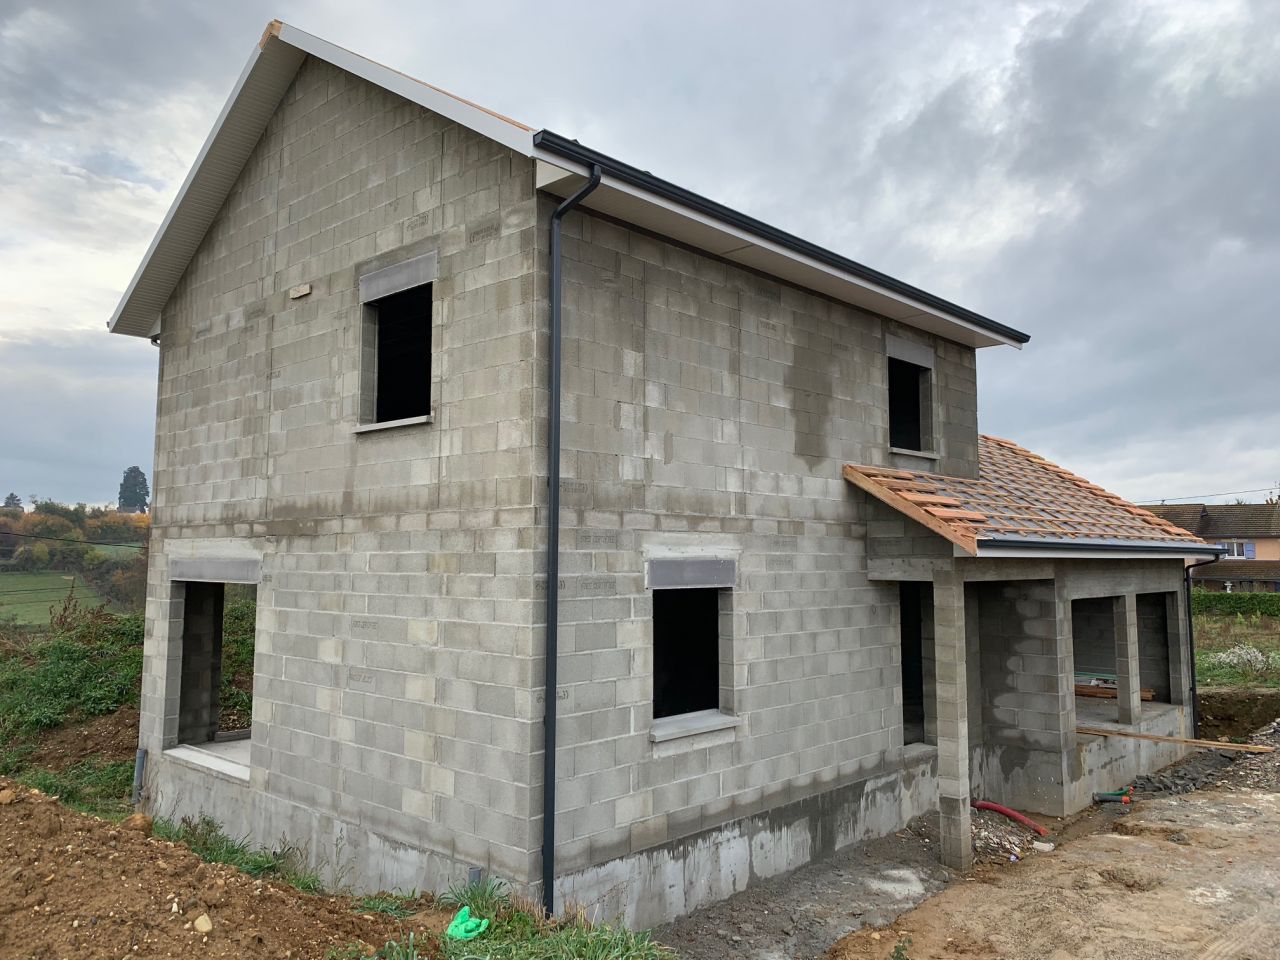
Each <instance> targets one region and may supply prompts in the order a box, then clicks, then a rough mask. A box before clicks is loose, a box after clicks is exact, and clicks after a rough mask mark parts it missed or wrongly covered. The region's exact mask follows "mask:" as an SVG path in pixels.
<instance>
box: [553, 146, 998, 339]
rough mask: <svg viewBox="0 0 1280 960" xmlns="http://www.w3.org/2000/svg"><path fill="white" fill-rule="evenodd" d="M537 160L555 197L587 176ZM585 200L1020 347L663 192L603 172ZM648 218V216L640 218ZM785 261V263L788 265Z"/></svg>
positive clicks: (849, 295)
mask: <svg viewBox="0 0 1280 960" xmlns="http://www.w3.org/2000/svg"><path fill="white" fill-rule="evenodd" d="M533 156H534V157H535V159H536V160H537V161H538V164H537V167H538V173H537V177H536V181H537V186H538V189H540V190H546V191H547V192H549V193H553V194H555V195H557V196H569V195H570V194H571V193H573V192H574V191H575V190H576V189H577V188H578V187H580V186H581V185H582V183H583V182H584V181H585V180H586V178H587V175H588V171H587V169H586V168H585V167H583V166H581V165H579V164H576V163H574V162H572V161H569V160H566V159H564V158H563V157H560V156H558V155H555V154H551V153H549V152H546V151H543V150H535V151H534V154H533ZM638 205H643V206H646V207H651V208H654V209H655V210H658V211H661V212H662V214H665V217H663V218H661V219H662V220H663V223H662V225H658V226H655V225H651V224H656V221H657V220H658V219H659V218H658V217H653V216H650V217H648V218H646V217H645V216H644V215H643V214H641V213H640V212H639V207H638ZM583 206H586V207H590V208H591V209H593V210H598V211H600V212H601V213H606V214H609V215H611V216H615V217H616V218H617V219H619V220H623V221H624V222H631V223H635V224H636V225H637V226H641V227H644V228H646V229H653V230H654V232H657V233H662V234H664V235H667V236H670V237H671V238H672V239H674V240H679V241H681V242H684V243H687V244H689V245H690V246H693V247H696V248H698V249H702V250H706V251H707V252H708V253H711V254H712V255H714V256H718V257H722V258H724V259H727V260H733V261H735V262H737V263H741V264H742V265H743V266H746V267H750V268H753V269H757V270H760V271H761V272H764V273H768V274H770V275H773V276H777V277H779V278H780V279H783V280H786V281H789V282H793V283H797V284H801V285H803V286H807V287H810V288H811V289H814V290H817V291H819V292H821V293H825V294H828V295H829V296H832V297H834V298H836V299H839V300H843V301H845V302H848V303H851V304H853V305H854V306H859V307H863V308H865V309H870V310H872V311H874V312H876V313H879V314H881V315H883V316H887V317H889V318H890V319H893V320H899V321H901V322H902V323H905V324H907V325H908V326H914V327H919V328H922V329H925V330H928V331H929V332H931V333H937V334H938V335H940V336H944V337H947V338H949V339H952V340H957V341H959V342H961V343H967V344H969V345H971V346H974V347H987V346H997V345H1008V346H1011V347H1017V348H1018V349H1022V344H1020V343H1018V342H1017V341H1016V340H1013V339H1010V338H1006V337H1002V336H1000V335H999V334H997V333H994V332H992V331H990V330H984V329H982V328H981V327H978V326H976V325H975V324H972V323H970V322H969V321H967V320H964V319H963V318H960V317H955V316H951V315H949V314H945V313H942V312H940V311H938V310H935V309H933V308H931V307H928V306H926V305H924V304H922V303H919V302H918V301H916V300H913V299H911V298H910V297H906V296H903V295H902V294H900V293H897V292H895V291H892V290H887V289H885V288H884V287H881V286H880V285H878V284H876V283H873V282H871V281H868V280H864V279H862V278H860V277H855V276H853V275H851V274H848V273H845V272H844V271H842V270H837V269H836V268H834V267H830V266H827V265H826V264H824V263H819V262H818V261H816V260H814V259H812V258H810V257H808V256H805V255H804V254H801V253H797V252H795V251H792V250H788V249H786V248H785V247H782V246H779V245H777V244H775V243H773V242H771V241H769V240H766V239H764V238H762V237H759V236H756V235H755V234H752V233H749V232H747V231H745V230H742V229H741V228H738V227H735V226H732V225H730V224H726V223H724V222H723V221H720V220H717V219H715V218H713V217H711V216H708V215H706V214H703V213H700V212H698V211H696V210H690V209H689V208H688V207H685V206H682V205H681V204H679V203H676V202H675V201H673V200H669V199H667V198H666V197H660V196H657V195H656V194H653V193H650V192H649V191H647V190H643V189H641V188H640V187H636V186H634V185H632V184H629V183H623V182H621V181H618V180H616V179H615V178H613V177H610V176H609V175H608V174H605V175H604V176H603V177H602V178H601V180H600V187H599V188H597V189H596V190H595V192H594V193H592V194H590V195H589V196H588V197H587V198H586V199H585V200H584V201H583ZM645 219H649V220H650V222H649V223H646V222H644V221H645ZM787 265H790V266H789V267H788V266H787Z"/></svg>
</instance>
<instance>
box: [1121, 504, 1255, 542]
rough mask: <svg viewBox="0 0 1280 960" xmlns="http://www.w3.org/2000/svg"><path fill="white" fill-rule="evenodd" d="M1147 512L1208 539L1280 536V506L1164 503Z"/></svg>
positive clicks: (1152, 506) (1153, 506)
mask: <svg viewBox="0 0 1280 960" xmlns="http://www.w3.org/2000/svg"><path fill="white" fill-rule="evenodd" d="M1146 509H1147V510H1150V511H1151V512H1152V513H1154V514H1155V515H1156V516H1158V517H1162V518H1163V519H1165V520H1168V521H1169V522H1170V523H1175V524H1177V525H1178V526H1180V527H1182V529H1184V530H1189V531H1191V532H1192V533H1194V534H1195V535H1196V536H1198V537H1202V538H1204V539H1205V540H1228V539H1234V538H1241V539H1244V538H1257V537H1280V503H1169V504H1164V503H1161V504H1153V505H1151V506H1148V507H1147V508H1146Z"/></svg>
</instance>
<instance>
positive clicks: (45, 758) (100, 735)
mask: <svg viewBox="0 0 1280 960" xmlns="http://www.w3.org/2000/svg"><path fill="white" fill-rule="evenodd" d="M36 743H37V746H36V749H35V751H34V752H33V753H32V754H31V755H30V756H29V757H27V758H26V763H27V765H28V766H32V767H41V768H43V769H46V770H65V769H66V768H67V767H70V766H72V765H74V764H76V763H79V762H80V761H81V760H87V759H89V758H90V757H96V758H98V759H100V760H102V761H104V762H106V763H114V762H117V761H123V760H132V759H133V757H134V754H135V753H136V752H137V749H138V708H137V707H121V708H120V709H119V710H117V711H116V712H115V713H108V714H106V715H105V716H101V717H94V718H93V719H92V720H89V721H87V722H85V723H79V724H68V725H67V726H63V727H56V728H55V729H53V730H48V731H46V732H45V733H43V734H41V736H40V739H39V740H38V741H36Z"/></svg>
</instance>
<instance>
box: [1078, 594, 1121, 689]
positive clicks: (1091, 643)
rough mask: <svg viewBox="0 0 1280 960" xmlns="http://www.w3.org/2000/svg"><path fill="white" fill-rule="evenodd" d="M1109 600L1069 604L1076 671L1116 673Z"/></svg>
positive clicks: (1102, 598) (1110, 601)
mask: <svg viewBox="0 0 1280 960" xmlns="http://www.w3.org/2000/svg"><path fill="white" fill-rule="evenodd" d="M1113 606H1114V598H1113V597H1085V598H1082V599H1079V600H1074V601H1072V603H1071V625H1072V643H1073V649H1074V650H1075V663H1076V669H1077V670H1081V671H1085V672H1088V671H1093V670H1096V671H1098V672H1100V673H1110V674H1114V673H1115V672H1116V624H1115V615H1114V611H1113Z"/></svg>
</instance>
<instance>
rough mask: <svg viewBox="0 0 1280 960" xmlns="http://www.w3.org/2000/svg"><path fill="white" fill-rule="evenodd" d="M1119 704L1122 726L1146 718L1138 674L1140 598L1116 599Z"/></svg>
mask: <svg viewBox="0 0 1280 960" xmlns="http://www.w3.org/2000/svg"><path fill="white" fill-rule="evenodd" d="M1114 610H1115V624H1116V705H1117V719H1118V720H1119V722H1120V723H1129V724H1135V723H1137V722H1138V720H1139V719H1140V718H1141V717H1142V689H1141V688H1142V683H1141V679H1140V676H1139V672H1138V596H1137V594H1133V593H1126V594H1124V595H1123V596H1119V597H1116V598H1115V605H1114Z"/></svg>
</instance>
